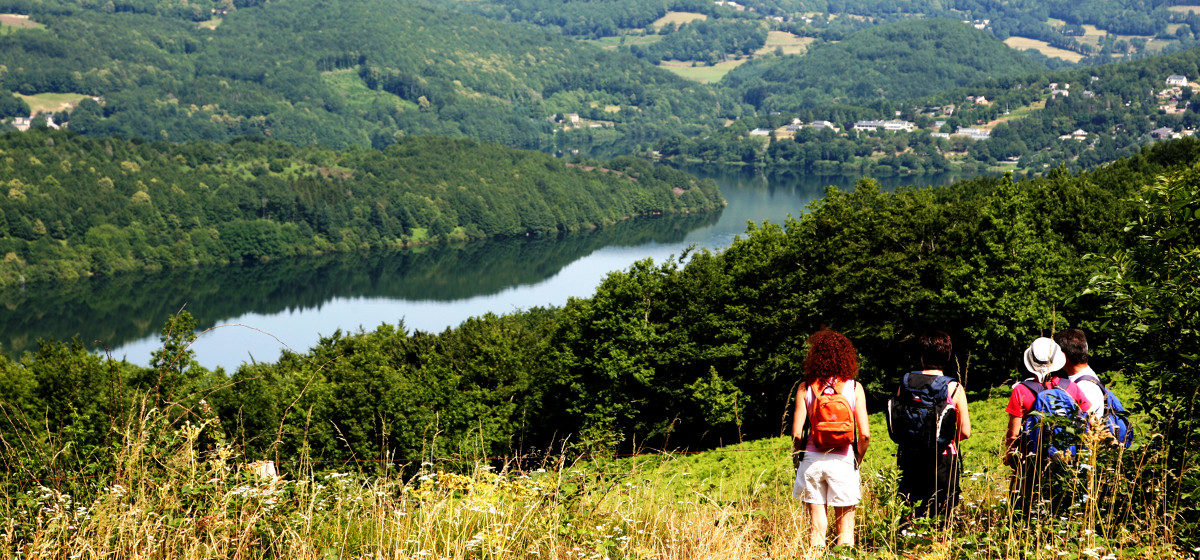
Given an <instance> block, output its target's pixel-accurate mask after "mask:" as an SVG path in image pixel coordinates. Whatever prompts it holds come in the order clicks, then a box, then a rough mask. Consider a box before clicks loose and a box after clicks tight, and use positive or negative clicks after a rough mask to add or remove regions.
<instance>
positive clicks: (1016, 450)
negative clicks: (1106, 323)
mask: <svg viewBox="0 0 1200 560" xmlns="http://www.w3.org/2000/svg"><path fill="white" fill-rule="evenodd" d="M1021 362H1022V365H1023V366H1024V368H1025V371H1026V372H1027V373H1028V375H1027V377H1026V378H1025V380H1024V381H1022V382H1020V383H1016V384H1014V385H1013V390H1012V395H1010V396H1009V399H1008V406H1007V407H1005V409H1004V411H1005V412H1007V413H1008V430H1007V432H1006V433H1005V435H1004V449H1005V457H1004V462H1005V464H1007V465H1008V466H1009V467H1012V469H1013V471H1014V472H1013V480H1012V486H1011V488H1010V492H1011V493H1012V495H1013V498H1014V500H1016V502H1017V503H1020V504H1021V505H1022V509H1023V510H1024V511H1025V512H1026V513H1028V511H1029V507H1030V506H1031V504H1032V499H1031V498H1032V492H1033V489H1034V487H1035V486H1036V485H1037V478H1038V476H1039V475H1040V474H1041V472H1042V470H1043V468H1042V467H1044V466H1045V464H1039V463H1038V462H1035V461H1030V460H1024V459H1023V455H1024V454H1023V453H1022V452H1021V446H1020V445H1019V443H1020V441H1021V440H1022V438H1021V437H1020V436H1021V426H1022V423H1023V420H1024V418H1025V416H1026V415H1028V414H1029V412H1030V411H1031V410H1032V409H1033V404H1034V401H1035V400H1036V399H1037V394H1036V392H1035V391H1034V389H1035V388H1037V387H1036V386H1037V385H1041V386H1042V387H1044V388H1046V389H1053V388H1059V389H1062V390H1064V391H1066V392H1067V394H1068V395H1070V396H1071V399H1072V400H1074V401H1075V403H1076V404H1077V405H1078V406H1079V409H1080V410H1082V411H1084V412H1086V411H1087V410H1088V408H1089V403H1088V401H1087V399H1086V398H1085V397H1084V395H1083V392H1082V391H1080V390H1079V386H1078V385H1076V384H1075V383H1072V382H1071V381H1070V380H1069V379H1067V378H1065V377H1059V376H1057V375H1054V373H1055V372H1057V371H1059V370H1061V369H1062V368H1063V366H1064V365H1066V363H1067V357H1066V355H1065V354H1064V353H1063V350H1062V348H1061V347H1060V346H1059V345H1058V343H1057V342H1054V340H1052V339H1049V338H1046V337H1040V338H1038V339H1036V340H1034V341H1033V343H1031V344H1030V345H1029V348H1026V349H1025V353H1024V354H1023V355H1022V357H1021ZM1031 387H1033V388H1031ZM1041 390H1042V389H1037V392H1040V391H1041Z"/></svg>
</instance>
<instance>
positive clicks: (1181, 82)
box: [1167, 74, 1188, 87]
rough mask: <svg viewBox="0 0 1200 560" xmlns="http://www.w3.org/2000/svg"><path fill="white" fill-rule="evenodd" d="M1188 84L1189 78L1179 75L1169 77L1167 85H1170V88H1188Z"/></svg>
mask: <svg viewBox="0 0 1200 560" xmlns="http://www.w3.org/2000/svg"><path fill="white" fill-rule="evenodd" d="M1187 84H1188V79H1187V76H1182V75H1179V74H1171V75H1170V76H1167V85H1169V86H1180V87H1182V86H1186V85H1187Z"/></svg>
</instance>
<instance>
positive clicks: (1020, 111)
mask: <svg viewBox="0 0 1200 560" xmlns="http://www.w3.org/2000/svg"><path fill="white" fill-rule="evenodd" d="M1045 108H1046V100H1045V99H1043V100H1041V101H1034V102H1033V103H1031V104H1029V105H1026V106H1024V107H1017V108H1016V109H1013V110H1012V111H1010V112H1009V113H1008V114H1007V115H1001V116H1000V117H998V118H997V119H996V120H994V121H991V122H988V123H987V124H984V125H982V126H980V127H979V128H982V129H985V130H992V129H993V128H996V125H998V124H1000V123H1004V122H1009V121H1015V120H1017V119H1021V118H1024V117H1027V116H1029V114H1030V113H1032V112H1034V111H1040V110H1042V109H1045Z"/></svg>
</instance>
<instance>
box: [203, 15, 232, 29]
mask: <svg viewBox="0 0 1200 560" xmlns="http://www.w3.org/2000/svg"><path fill="white" fill-rule="evenodd" d="M222 21H225V20H223V19H221V18H219V17H215V18H212V19H210V20H208V21H202V22H200V23H197V24H196V27H199V28H200V29H216V28H217V26H219V25H221V22H222Z"/></svg>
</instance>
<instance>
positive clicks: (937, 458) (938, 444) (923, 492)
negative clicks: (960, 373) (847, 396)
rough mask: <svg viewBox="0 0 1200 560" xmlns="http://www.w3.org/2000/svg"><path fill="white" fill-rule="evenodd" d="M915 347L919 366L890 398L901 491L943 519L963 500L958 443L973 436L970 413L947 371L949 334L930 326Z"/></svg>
mask: <svg viewBox="0 0 1200 560" xmlns="http://www.w3.org/2000/svg"><path fill="white" fill-rule="evenodd" d="M916 346H917V348H916V356H915V357H916V361H917V367H916V369H914V370H913V371H910V372H908V373H906V374H904V377H903V379H901V381H900V388H899V389H897V391H896V397H895V398H893V399H891V400H890V401H889V402H888V413H887V420H888V430H889V433H890V434H891V436H892V439H893V440H894V441H895V442H896V444H897V451H896V467H897V468H898V469H899V470H900V481H899V488H898V490H899V493H900V495H901V496H902V497H903V498H904V500H905V501H906V502H907V503H908V504H909V505H914V506H916V509H915V513H916V514H917V515H919V516H922V517H929V516H935V517H938V518H941V519H944V518H945V517H946V516H948V515H949V514H950V512H951V510H953V509H954V506H955V504H957V503H958V496H959V474H960V473H961V471H962V461H961V456H960V454H959V447H958V444H959V442H961V441H963V440H965V439H967V438H969V437H971V413H970V411H969V409H968V408H967V391H966V390H965V389H964V388H963V386H962V384H961V383H959V382H958V381H956V380H955V379H953V378H951V377H949V376H947V375H946V374H945V370H946V366H948V365H949V364H950V356H951V350H952V346H951V342H950V335H948V334H946V333H945V332H942V331H938V330H930V331H926V332H925V333H923V334H921V335H920V336H918V337H917V340H916Z"/></svg>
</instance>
